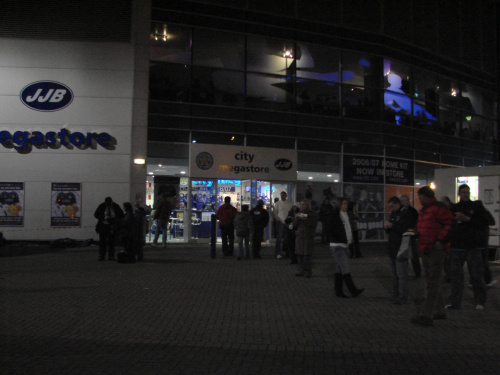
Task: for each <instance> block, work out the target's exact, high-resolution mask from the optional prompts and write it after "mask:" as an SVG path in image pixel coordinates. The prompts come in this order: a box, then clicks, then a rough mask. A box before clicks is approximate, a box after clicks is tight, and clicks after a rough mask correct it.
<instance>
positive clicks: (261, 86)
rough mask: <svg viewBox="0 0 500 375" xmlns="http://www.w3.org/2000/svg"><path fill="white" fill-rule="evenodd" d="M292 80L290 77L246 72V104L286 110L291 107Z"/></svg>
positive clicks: (292, 94)
mask: <svg viewBox="0 0 500 375" xmlns="http://www.w3.org/2000/svg"><path fill="white" fill-rule="evenodd" d="M294 86H295V85H294V82H293V79H292V78H288V77H278V76H268V75H263V74H250V73H249V74H247V96H246V105H248V106H250V107H255V108H267V109H274V110H282V111H288V110H291V109H292V108H293V103H294Z"/></svg>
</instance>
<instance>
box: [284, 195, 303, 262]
mask: <svg viewBox="0 0 500 375" xmlns="http://www.w3.org/2000/svg"><path fill="white" fill-rule="evenodd" d="M299 212H300V208H299V207H297V206H295V205H294V206H292V209H291V210H290V211H289V212H288V215H287V217H286V219H285V225H286V238H285V241H286V243H287V251H288V256H289V258H290V263H291V264H297V254H295V232H296V228H294V226H293V221H294V220H295V214H298V213H299Z"/></svg>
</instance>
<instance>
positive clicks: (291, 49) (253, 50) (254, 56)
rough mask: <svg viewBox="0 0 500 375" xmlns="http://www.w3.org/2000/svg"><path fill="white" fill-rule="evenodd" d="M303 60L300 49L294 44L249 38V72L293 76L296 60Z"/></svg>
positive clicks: (276, 40) (255, 37)
mask: <svg viewBox="0 0 500 375" xmlns="http://www.w3.org/2000/svg"><path fill="white" fill-rule="evenodd" d="M301 58H302V55H301V51H300V48H297V47H296V46H295V43H293V42H290V41H285V40H281V39H273V38H265V37H257V36H249V37H248V38H247V70H249V71H255V72H261V73H272V74H277V75H290V76H291V75H293V74H294V71H295V67H296V64H297V62H296V60H300V59H301ZM292 71H293V72H292Z"/></svg>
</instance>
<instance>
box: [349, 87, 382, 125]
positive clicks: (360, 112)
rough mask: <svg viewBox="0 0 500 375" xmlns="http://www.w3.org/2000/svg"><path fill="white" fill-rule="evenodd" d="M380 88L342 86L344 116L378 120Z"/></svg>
mask: <svg viewBox="0 0 500 375" xmlns="http://www.w3.org/2000/svg"><path fill="white" fill-rule="evenodd" d="M379 100H380V95H379V90H374V89H368V88H365V87H352V86H347V85H344V86H342V116H343V117H349V118H358V119H367V120H378V119H379V118H380V105H379V103H380V102H379Z"/></svg>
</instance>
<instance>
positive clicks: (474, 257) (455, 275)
mask: <svg viewBox="0 0 500 375" xmlns="http://www.w3.org/2000/svg"><path fill="white" fill-rule="evenodd" d="M458 195H459V197H460V201H459V202H458V203H457V204H456V205H454V206H453V208H452V212H453V213H454V214H455V216H456V220H454V222H453V226H452V230H451V232H450V236H449V237H450V238H451V295H450V304H449V305H447V306H446V308H447V309H460V307H461V304H462V296H463V291H464V271H463V266H464V263H465V262H467V264H468V266H469V270H470V279H471V284H472V290H473V292H474V302H475V305H476V310H483V309H484V306H485V304H486V285H485V282H484V268H483V258H482V251H483V250H482V249H483V247H484V239H483V236H482V233H483V230H482V229H483V228H484V227H486V226H488V223H489V215H488V214H487V212H486V208H484V206H483V204H482V203H481V201H471V200H470V188H469V186H468V185H466V184H463V185H460V187H459V188H458Z"/></svg>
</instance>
